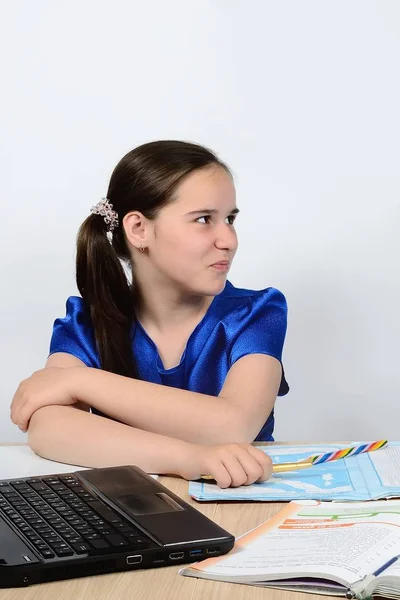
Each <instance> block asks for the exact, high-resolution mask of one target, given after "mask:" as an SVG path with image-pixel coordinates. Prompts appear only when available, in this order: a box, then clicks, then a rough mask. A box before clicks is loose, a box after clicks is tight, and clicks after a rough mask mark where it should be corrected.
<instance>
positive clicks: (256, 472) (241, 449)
mask: <svg viewBox="0 0 400 600" xmlns="http://www.w3.org/2000/svg"><path fill="white" fill-rule="evenodd" d="M271 474H272V461H271V459H270V457H269V456H267V455H266V454H265V452H263V451H262V450H259V449H258V448H255V447H254V446H251V445H250V444H223V445H221V446H199V445H195V444H192V445H191V448H190V450H189V453H188V455H187V456H186V457H185V459H184V463H183V465H182V469H181V470H180V473H179V475H181V476H182V477H184V478H185V479H199V478H200V477H201V475H211V476H212V477H213V479H215V481H216V482H217V485H219V487H220V488H227V487H230V486H231V487H237V486H239V485H250V484H251V483H254V482H255V481H265V480H266V479H269V477H270V476H271Z"/></svg>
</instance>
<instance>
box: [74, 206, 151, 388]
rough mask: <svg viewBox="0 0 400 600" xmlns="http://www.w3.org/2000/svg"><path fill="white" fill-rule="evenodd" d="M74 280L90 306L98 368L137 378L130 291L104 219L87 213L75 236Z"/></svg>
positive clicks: (132, 308) (131, 292)
mask: <svg viewBox="0 0 400 600" xmlns="http://www.w3.org/2000/svg"><path fill="white" fill-rule="evenodd" d="M76 283H77V286H78V289H79V292H80V294H81V296H82V298H83V300H84V302H85V303H86V304H87V305H88V307H89V308H90V317H91V321H92V326H93V329H94V333H95V340H96V345H97V351H98V353H99V357H100V362H101V368H102V369H103V370H105V371H110V372H112V373H116V374H118V375H125V376H126V377H134V378H136V379H137V378H138V377H139V376H138V369H137V365H136V361H135V359H134V356H133V349H132V325H133V322H134V307H133V291H132V287H131V286H130V285H129V283H128V280H127V277H126V275H125V272H124V269H123V267H122V264H121V262H120V260H119V258H118V256H117V253H116V251H115V250H114V248H113V247H112V245H111V243H110V242H109V240H108V237H107V234H106V229H105V224H104V220H103V219H102V218H99V217H97V216H96V215H91V216H89V217H87V219H86V220H85V221H84V222H83V223H82V225H81V227H80V229H79V232H78V237H77V254H76Z"/></svg>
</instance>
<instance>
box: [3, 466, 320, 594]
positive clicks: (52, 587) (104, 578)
mask: <svg viewBox="0 0 400 600" xmlns="http://www.w3.org/2000/svg"><path fill="white" fill-rule="evenodd" d="M159 481H160V482H161V483H162V484H163V485H165V486H166V487H167V488H169V489H170V490H171V491H173V492H174V493H175V494H177V495H178V496H180V497H181V498H183V499H184V500H186V502H188V503H189V504H192V506H195V507H196V508H197V509H198V510H200V511H201V512H203V513H204V514H205V515H207V517H209V518H210V519H212V520H213V521H215V522H216V523H218V524H219V525H221V526H222V527H224V528H225V529H226V530H227V531H230V532H231V533H233V534H234V535H235V536H238V535H241V534H243V533H245V532H246V531H248V530H249V529H252V528H253V527H256V525H259V524H260V523H262V522H263V521H265V520H266V519H268V518H269V517H271V516H272V515H274V514H275V513H276V512H278V510H280V508H282V506H284V503H279V502H271V503H261V502H260V503H258V502H248V503H241V502H235V503H222V504H218V503H200V502H195V501H194V500H192V499H191V498H190V497H189V496H188V493H187V491H188V482H187V481H184V480H182V479H178V478H174V477H160V479H159ZM179 568H180V566H171V567H160V568H157V569H143V570H141V571H139V570H138V571H130V572H125V573H116V574H109V575H97V576H95V577H84V578H80V579H69V580H64V581H57V582H54V583H43V584H40V585H36V586H30V587H27V588H13V589H0V599H1V600H71V599H73V600H128V599H135V600H169V599H171V600H323V598H328V597H329V596H321V595H314V594H304V593H300V592H284V591H280V590H273V589H266V588H258V587H252V586H249V585H239V584H231V583H221V582H218V581H206V580H202V579H193V578H191V577H182V576H181V575H177V572H178V570H179Z"/></svg>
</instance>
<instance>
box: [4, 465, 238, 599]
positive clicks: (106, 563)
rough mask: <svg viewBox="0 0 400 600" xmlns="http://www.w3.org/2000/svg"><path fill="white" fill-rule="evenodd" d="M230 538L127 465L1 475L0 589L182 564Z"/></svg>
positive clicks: (229, 543) (215, 550)
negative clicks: (13, 476)
mask: <svg viewBox="0 0 400 600" xmlns="http://www.w3.org/2000/svg"><path fill="white" fill-rule="evenodd" d="M234 541H235V540H234V537H233V536H232V535H231V534H230V533H228V532H227V531H225V530H224V529H222V528H221V527H219V526H218V525H216V524H215V523H213V521H210V519H208V518H207V517H205V516H204V515H203V514H202V513H200V512H199V511H197V510H196V509H195V508H193V507H191V506H190V505H189V504H187V503H186V502H184V501H183V500H181V498H179V497H178V496H176V495H175V494H173V493H172V492H170V491H169V490H168V489H167V488H165V487H164V486H163V485H161V484H160V483H159V482H158V481H156V480H155V479H153V478H152V477H150V476H149V475H147V474H146V473H144V472H143V471H142V470H141V469H139V468H137V467H132V466H125V467H107V468H102V469H89V470H84V471H76V472H73V473H68V474H59V475H48V476H43V477H28V478H22V479H8V480H2V481H0V587H2V588H5V587H19V586H27V585H31V584H36V583H41V582H44V581H54V580H60V579H68V578H71V577H82V576H87V575H96V574H99V573H110V572H116V571H126V570H132V569H138V568H145V567H159V566H164V565H171V564H176V563H187V562H191V561H195V560H200V559H202V558H206V557H209V556H216V555H219V554H225V553H226V552H228V551H229V550H230V549H231V548H232V547H233V545H234Z"/></svg>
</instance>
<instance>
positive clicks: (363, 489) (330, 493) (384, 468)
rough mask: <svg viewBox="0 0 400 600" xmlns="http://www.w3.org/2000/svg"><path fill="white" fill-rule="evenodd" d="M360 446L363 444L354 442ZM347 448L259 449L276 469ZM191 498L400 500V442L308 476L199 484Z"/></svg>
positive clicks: (192, 489)
mask: <svg viewBox="0 0 400 600" xmlns="http://www.w3.org/2000/svg"><path fill="white" fill-rule="evenodd" d="M354 443H359V442H354ZM345 447H346V444H314V445H308V446H279V445H273V446H259V448H260V449H261V450H263V451H264V452H266V454H268V455H269V456H270V457H271V458H272V462H274V463H284V462H293V461H300V460H303V459H304V458H306V457H308V456H310V455H311V454H319V453H322V452H332V451H334V450H339V449H341V448H345ZM189 494H190V496H192V497H193V498H195V499H196V500H204V501H210V500H241V501H243V500H254V501H259V502H260V501H273V500H276V501H282V500H311V499H313V500H377V499H379V498H395V497H400V442H389V444H388V446H386V447H385V448H382V449H380V450H377V451H376V452H369V453H365V454H358V455H356V456H349V457H348V458H342V459H340V460H336V461H333V462H327V463H322V464H319V465H315V466H313V467H311V468H310V469H304V470H302V471H289V472H286V473H274V474H273V475H272V477H271V478H270V479H269V480H268V481H265V482H262V483H256V484H253V485H249V486H241V487H238V488H227V489H221V488H219V487H218V486H217V485H216V484H213V483H209V482H200V481H194V482H191V483H190V484H189Z"/></svg>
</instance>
